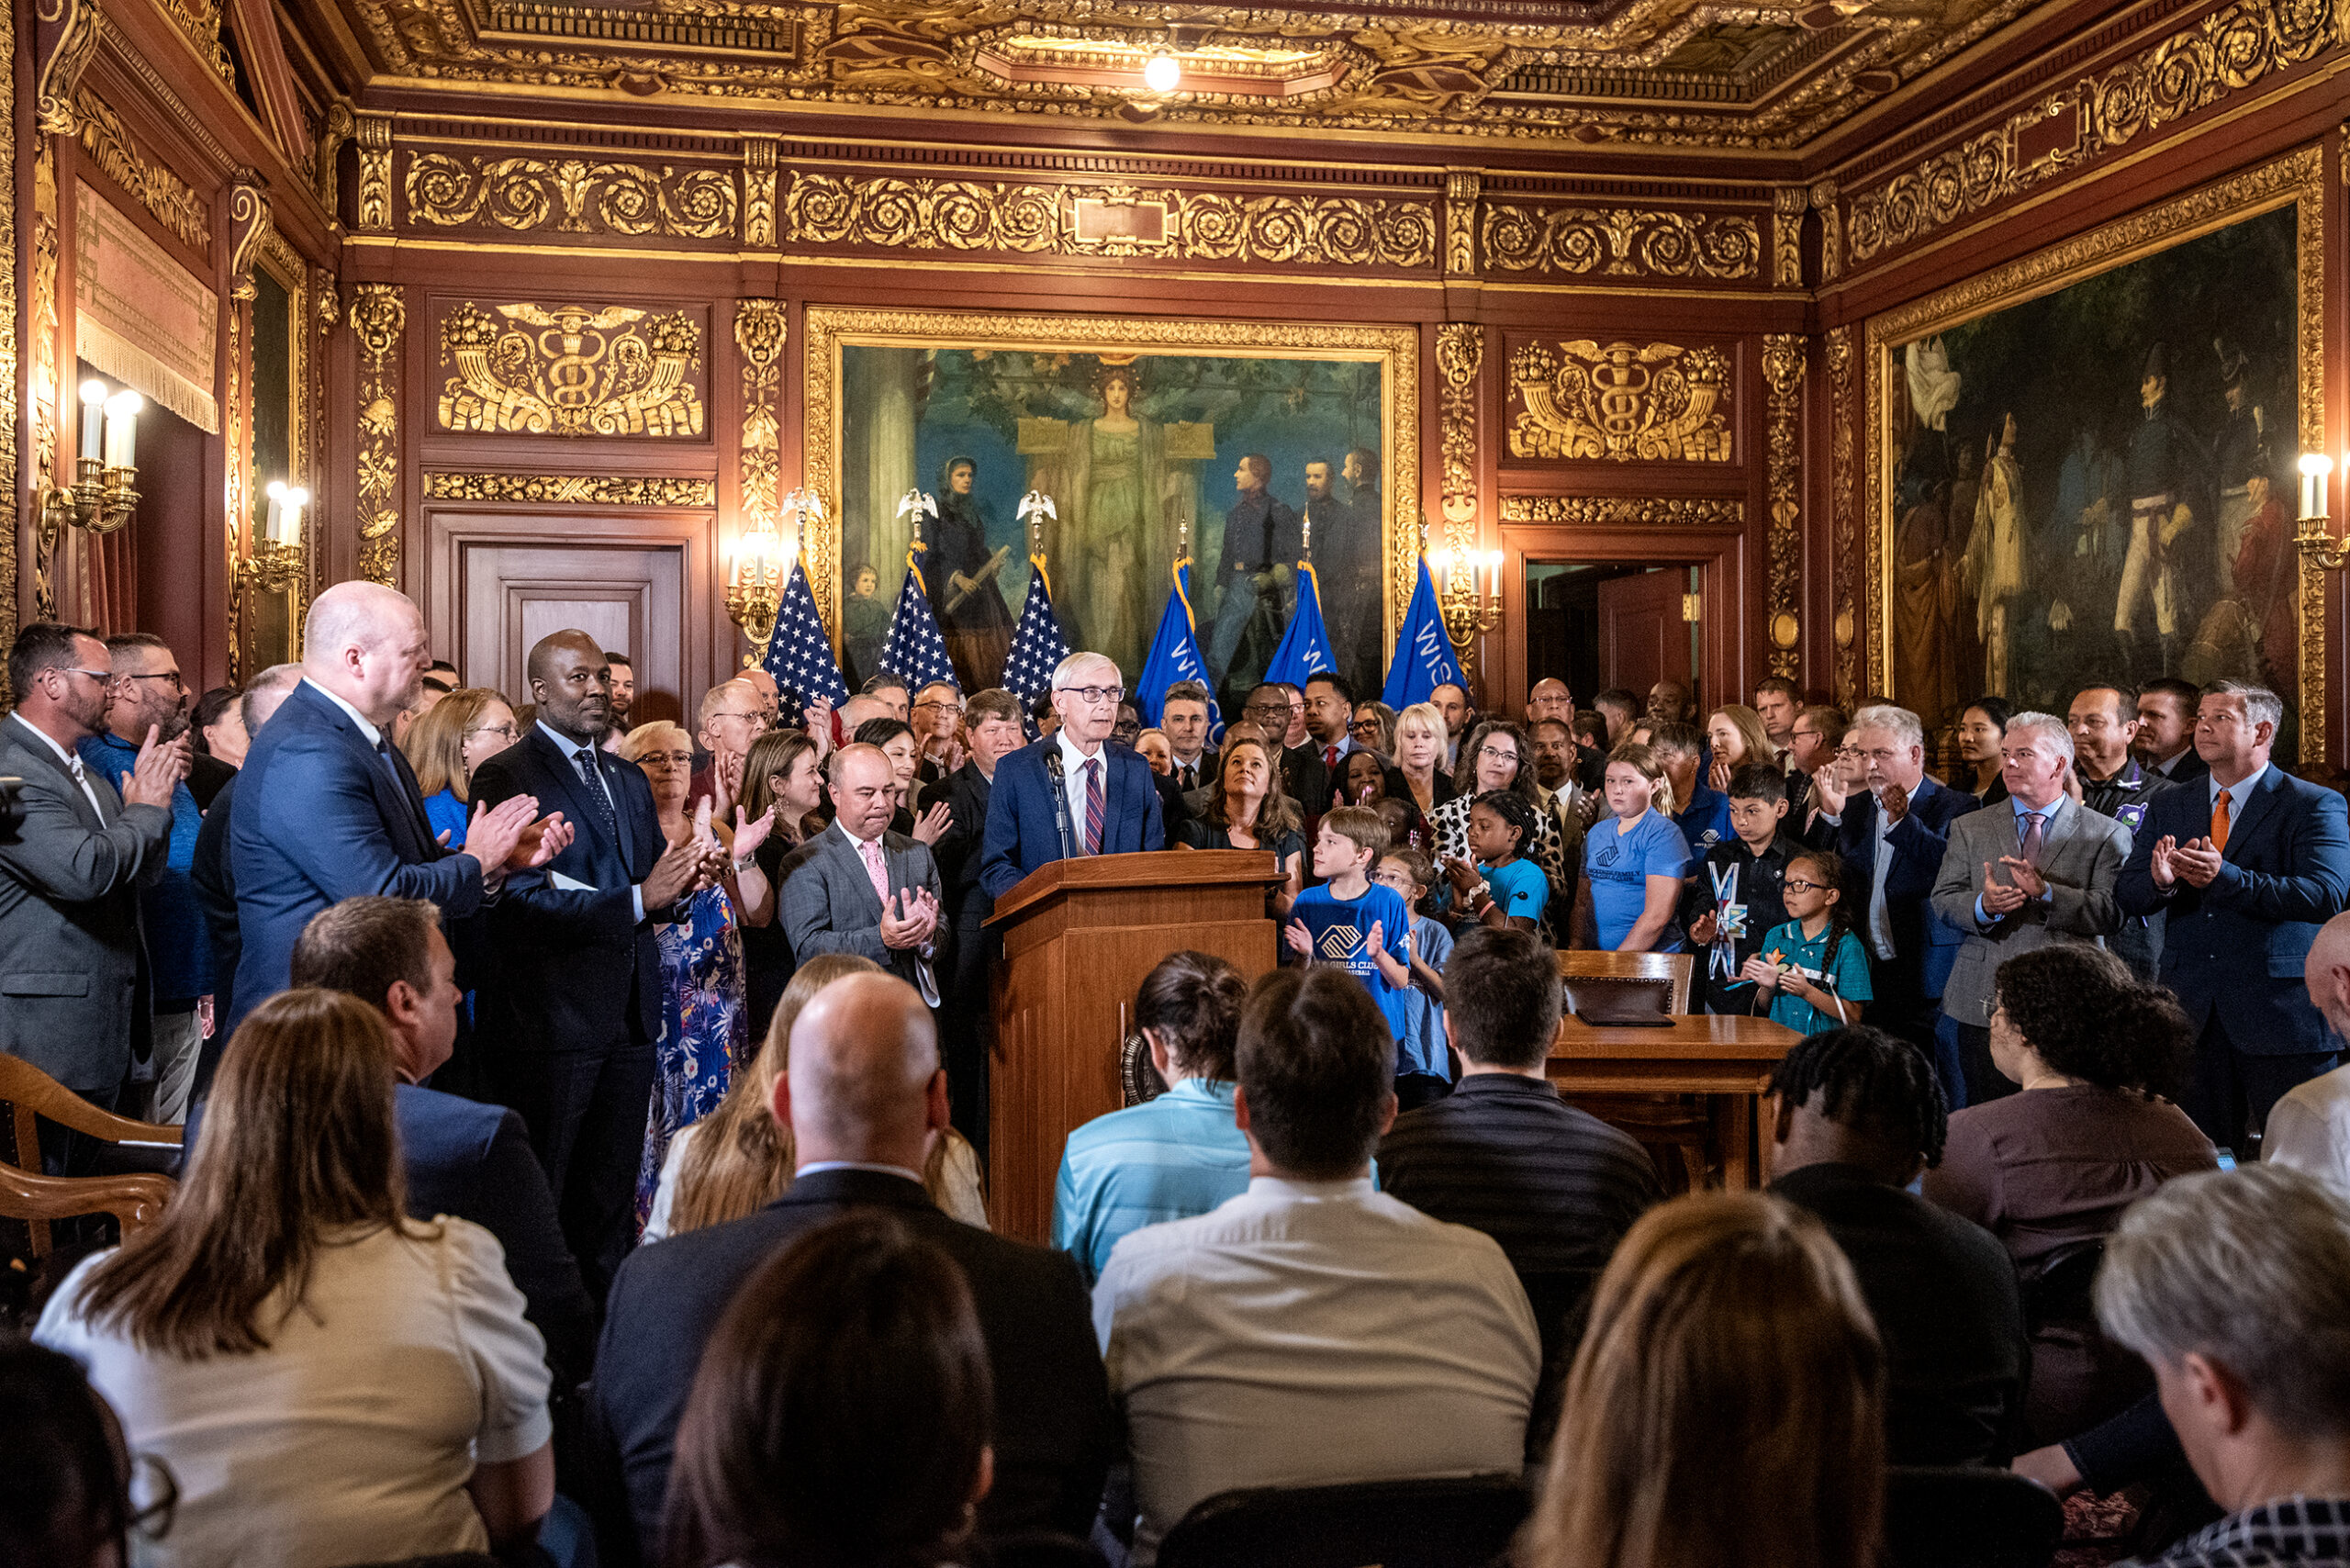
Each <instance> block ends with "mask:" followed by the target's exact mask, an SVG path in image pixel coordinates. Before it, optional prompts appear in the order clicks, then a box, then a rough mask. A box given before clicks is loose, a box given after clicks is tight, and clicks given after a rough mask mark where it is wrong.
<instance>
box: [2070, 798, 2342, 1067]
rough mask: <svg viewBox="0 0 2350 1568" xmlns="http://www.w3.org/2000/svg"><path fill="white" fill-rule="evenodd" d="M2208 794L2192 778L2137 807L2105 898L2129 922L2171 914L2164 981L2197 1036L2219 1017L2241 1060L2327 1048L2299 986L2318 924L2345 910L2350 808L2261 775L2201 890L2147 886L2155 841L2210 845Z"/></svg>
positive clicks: (2167, 924)
mask: <svg viewBox="0 0 2350 1568" xmlns="http://www.w3.org/2000/svg"><path fill="white" fill-rule="evenodd" d="M2210 833H2211V788H2210V780H2209V779H2208V778H2198V779H2195V780H2193V781H2191V782H2189V783H2186V784H2182V785H2180V786H2179V787H2178V788H2177V789H2176V790H2164V791H2163V792H2162V793H2161V794H2159V795H2156V796H2155V797H2154V799H2152V800H2151V801H2147V802H2146V820H2145V821H2144V822H2143V823H2140V824H2139V827H2138V832H2137V835H2136V837H2135V838H2134V839H2133V840H2132V843H2131V846H2130V858H2129V859H2128V860H2126V861H2124V862H2122V866H2121V882H2120V883H2119V885H2117V886H2116V888H2115V889H2114V896H2115V897H2116V898H2117V899H2119V900H2120V901H2121V907H2122V909H2123V910H2124V911H2125V912H2126V913H2131V914H2153V913H2155V912H2156V911H2157V910H2159V911H2162V912H2164V913H2165V914H2166V915H2167V916H2168V917H2169V918H2168V920H2167V921H2166V922H2165V931H2164V935H2163V959H2162V982H2163V984H2165V985H2166V986H2168V987H2170V989H2171V990H2172V991H2176V992H2177V994H2178V1002H2179V1005H2180V1006H2182V1007H2184V1008H2186V1009H2187V1016H2188V1021H2189V1022H2191V1023H2192V1024H2193V1025H2195V1027H2196V1029H2197V1030H2198V1031H2200V1030H2202V1028H2203V1027H2204V1026H2205V1025H2207V1024H2208V1023H2210V1020H2211V1019H2212V1017H2213V1016H2214V1015H2217V1017H2218V1019H2219V1021H2220V1024H2221V1027H2223V1028H2225V1029H2226V1030H2227V1032H2228V1044H2230V1045H2231V1046H2233V1047H2235V1048H2236V1049H2237V1050H2240V1051H2242V1052H2244V1054H2245V1055H2246V1056H2298V1055H2300V1054H2302V1053H2304V1052H2315V1051H2326V1050H2332V1049H2333V1048H2334V1047H2333V1045H2332V1044H2331V1043H2330V1042H2329V1041H2328V1039H2327V1037H2326V1029H2325V1021H2324V1019H2322V1018H2321V1017H2320V1016H2319V1015H2318V1012H2317V1009H2315V1008H2314V1007H2311V1005H2310V999H2309V991H2308V990H2307V988H2306V987H2305V986H2304V985H2303V984H2302V982H2301V969H2302V965H2303V963H2304V961H2305V960H2306V959H2307V958H2309V952H2310V943H2311V941H2313V940H2314V939H2315V938H2316V936H2317V928H2318V927H2319V926H2321V925H2322V924H2325V923H2326V922H2327V921H2329V920H2331V919H2333V917H2334V916H2335V915H2337V914H2339V913H2342V911H2343V909H2344V906H2345V905H2350V812H2345V808H2344V804H2343V800H2342V797H2341V796H2340V795H2337V794H2335V793H2334V792H2333V790H2326V789H2322V788H2320V787H2319V786H2317V785H2315V784H2309V783H2304V782H2303V781H2302V780H2300V779H2299V778H2288V777H2287V776H2286V775H2285V774H2284V773H2282V772H2280V771H2278V770H2277V768H2275V767H2270V768H2269V769H2268V771H2267V772H2266V773H2264V774H2262V775H2261V777H2260V782H2259V783H2258V784H2256V785H2255V786H2254V787H2253V791H2252V799H2251V800H2250V801H2248V802H2246V804H2245V806H2244V810H2243V811H2242V812H2238V813H2237V815H2236V818H2235V820H2234V821H2233V823H2229V825H2228V846H2227V848H2226V849H2225V850H2223V851H2221V867H2220V874H2219V875H2218V876H2217V877H2215V878H2213V879H2211V885H2210V887H2208V888H2192V887H2189V886H2188V885H2187V883H2185V882H2184V881H2178V882H2174V883H2172V884H2171V886H2170V888H2169V890H2166V891H2165V890H2161V889H2157V888H2156V887H2155V886H2154V845H2155V843H2156V841H2158V840H2160V839H2162V838H2165V837H2170V838H2176V839H2177V840H2178V842H2179V843H2181V844H2185V843H2187V842H2188V841H2189V840H2190V839H2197V838H2208V837H2210Z"/></svg>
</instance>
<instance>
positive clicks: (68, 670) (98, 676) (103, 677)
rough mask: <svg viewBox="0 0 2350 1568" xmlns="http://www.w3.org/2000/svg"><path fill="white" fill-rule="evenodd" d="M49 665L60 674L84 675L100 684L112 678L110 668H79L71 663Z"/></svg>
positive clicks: (112, 672) (112, 673) (112, 674)
mask: <svg viewBox="0 0 2350 1568" xmlns="http://www.w3.org/2000/svg"><path fill="white" fill-rule="evenodd" d="M49 667H50V668H51V669H53V670H55V671H56V672H57V673H58V674H60V675H86V676H88V677H89V678H91V679H92V680H95V681H97V682H99V683H100V684H104V683H105V682H106V681H109V680H112V679H113V678H114V671H112V670H110V669H80V668H76V667H75V666H73V665H51V666H49Z"/></svg>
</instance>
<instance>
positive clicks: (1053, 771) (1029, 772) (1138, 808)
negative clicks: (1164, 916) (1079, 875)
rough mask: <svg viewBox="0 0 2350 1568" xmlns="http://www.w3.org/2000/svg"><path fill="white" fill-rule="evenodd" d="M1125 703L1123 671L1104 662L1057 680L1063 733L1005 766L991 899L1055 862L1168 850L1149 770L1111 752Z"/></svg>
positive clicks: (1082, 661)
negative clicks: (1113, 733)
mask: <svg viewBox="0 0 2350 1568" xmlns="http://www.w3.org/2000/svg"><path fill="white" fill-rule="evenodd" d="M1124 697H1125V683H1124V681H1123V680H1122V679H1121V678H1120V677H1119V675H1118V666H1116V665H1114V664H1113V663H1111V662H1110V660H1108V659H1107V658H1105V657H1103V656H1102V655H1100V654H1071V655H1069V657H1067V658H1065V659H1063V660H1062V661H1061V662H1060V665H1059V666H1058V667H1057V668H1056V669H1055V670H1054V671H1053V711H1054V712H1055V713H1056V714H1057V715H1058V716H1059V718H1060V728H1059V729H1058V730H1057V732H1055V733H1054V734H1049V735H1047V736H1046V737H1045V738H1044V739H1043V740H1041V741H1038V742H1037V743H1036V744H1035V745H1029V746H1024V747H1022V748H1021V749H1020V750H1018V751H1015V752H1013V754H1012V755H1011V756H1007V757H1005V758H1004V759H1003V760H1002V762H1001V763H998V764H997V765H996V771H995V784H994V786H993V788H992V789H991V790H990V791H989V795H988V826H987V835H986V839H985V847H984V848H983V849H982V850H981V852H980V861H979V884H980V886H982V887H983V888H985V889H986V890H987V893H988V896H989V897H990V898H997V899H1000V898H1002V896H1003V895H1004V894H1006V893H1008V892H1010V891H1011V890H1013V888H1014V887H1015V886H1017V885H1018V884H1019V881H1020V879H1021V878H1023V877H1025V876H1026V875H1027V874H1028V873H1029V872H1031V871H1034V870H1035V869H1036V868H1037V867H1039V866H1043V865H1046V864H1049V863H1050V862H1052V861H1055V860H1061V859H1066V858H1069V857H1071V856H1077V855H1125V854H1131V853H1133V852H1135V851H1137V850H1144V849H1162V848H1164V847H1166V844H1167V830H1166V824H1165V823H1164V821H1163V820H1162V818H1161V816H1160V814H1159V808H1158V787H1157V786H1156V785H1155V784H1153V783H1152V781H1151V773H1150V764H1149V763H1147V762H1145V761H1144V760H1143V759H1142V758H1141V757H1140V756H1137V755H1136V754H1135V753H1134V752H1131V751H1129V750H1127V749H1126V748H1125V747H1124V746H1113V745H1110V744H1109V740H1110V730H1111V727H1112V726H1113V725H1114V724H1116V723H1117V722H1118V703H1119V701H1120V700H1121V699H1123V698H1124Z"/></svg>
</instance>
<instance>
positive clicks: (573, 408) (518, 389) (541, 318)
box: [439, 300, 702, 437]
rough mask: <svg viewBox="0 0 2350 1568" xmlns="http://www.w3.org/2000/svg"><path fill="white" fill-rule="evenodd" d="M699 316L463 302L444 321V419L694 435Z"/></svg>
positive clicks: (550, 429) (458, 426) (488, 427)
mask: <svg viewBox="0 0 2350 1568" xmlns="http://www.w3.org/2000/svg"><path fill="white" fill-rule="evenodd" d="M701 340H702V330H701V323H700V322H699V320H698V319H696V318H695V315H694V313H692V312H690V311H686V310H673V311H669V312H666V313H659V312H655V311H653V310H650V309H643V308H637V307H634V306H627V305H608V306H602V307H595V306H586V305H539V304H536V303H532V302H529V301H525V302H522V303H520V304H512V305H498V306H493V307H491V308H488V309H483V308H481V307H479V306H477V305H476V304H474V303H473V302H472V301H471V300H467V301H465V302H464V304H462V305H458V306H456V307H454V308H451V309H450V310H449V311H448V312H447V314H445V315H444V316H443V317H442V319H441V363H442V365H443V366H444V367H452V366H453V368H454V369H455V372H456V374H455V375H452V376H450V377H449V378H448V380H447V382H445V383H444V384H443V386H442V391H441V398H440V403H439V417H440V427H441V429H442V430H445V431H480V432H483V433H485V434H487V433H493V432H495V433H498V434H509V435H564V436H670V437H676V436H699V435H700V434H701V433H702V393H701V387H700V385H699V372H700V370H701Z"/></svg>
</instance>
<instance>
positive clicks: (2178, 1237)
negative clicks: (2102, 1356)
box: [2097, 1166, 2350, 1568]
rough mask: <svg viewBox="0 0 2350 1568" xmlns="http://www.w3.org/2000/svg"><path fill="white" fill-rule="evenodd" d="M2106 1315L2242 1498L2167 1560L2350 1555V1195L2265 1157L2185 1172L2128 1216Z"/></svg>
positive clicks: (2101, 1312)
mask: <svg viewBox="0 0 2350 1568" xmlns="http://www.w3.org/2000/svg"><path fill="white" fill-rule="evenodd" d="M2097 1313H2098V1321H2099V1322H2100V1323H2102V1324H2103V1325H2104V1327H2105V1331H2106V1333H2107V1334H2109V1336H2111V1337H2112V1338H2113V1339H2115V1340H2116V1341H2117V1342H2119V1343H2121V1344H2123V1345H2126V1346H2128V1347H2129V1348H2130V1349H2131V1350H2134V1351H2136V1352H2137V1353H2138V1354H2139V1355H2141V1356H2143V1357H2144V1358H2145V1360H2146V1363H2147V1364H2148V1365H2149V1366H2151V1367H2153V1368H2154V1382H2155V1384H2156V1386H2157V1387H2158V1388H2159V1389H2160V1390H2161V1393H2162V1405H2163V1408H2164V1409H2165V1411H2167V1412H2169V1414H2170V1417H2171V1420H2172V1422H2173V1424H2174V1425H2175V1426H2177V1428H2178V1437H2179V1441H2180V1443H2181V1445H2182V1446H2183V1447H2184V1448H2185V1449H2186V1450H2187V1456H2188V1461H2189V1462H2191V1463H2192V1464H2193V1465H2194V1467H2195V1473H2196V1474H2197V1475H2198V1476H2199V1477H2200V1478H2201V1480H2202V1482H2203V1484H2204V1486H2205V1487H2206V1488H2208V1489H2209V1490H2210V1494H2211V1495H2212V1497H2213V1498H2214V1499H2215V1500H2216V1501H2217V1502H2218V1504H2219V1506H2221V1507H2222V1508H2226V1509H2228V1510H2230V1511H2229V1514H2228V1517H2227V1518H2223V1519H2221V1520H2220V1521H2219V1522H2218V1523H2217V1524H2214V1525H2212V1526H2211V1527H2210V1528H2209V1529H2205V1530H2202V1531H2200V1532H2199V1533H2198V1534H2196V1535H2193V1536H2191V1537H2189V1538H2188V1540H2183V1541H2181V1542H2179V1543H2178V1544H2177V1546H2175V1547H2173V1548H2171V1550H2170V1551H2167V1552H2165V1553H2164V1554H2163V1556H2162V1557H2161V1558H2159V1559H2157V1560H2155V1561H2157V1562H2160V1563H2161V1564H2162V1568H2252V1565H2265V1564H2270V1563H2298V1564H2304V1565H2312V1568H2313V1565H2320V1564H2332V1565H2335V1568H2339V1565H2340V1564H2342V1563H2344V1562H2350V1197H2345V1196H2344V1194H2343V1193H2340V1192H2338V1191H2335V1190H2333V1189H2332V1188H2329V1187H2328V1186H2326V1185H2325V1184H2324V1183H2323V1182H2318V1181H2316V1180H2315V1179H2313V1178H2311V1177H2309V1176H2305V1175H2303V1174H2301V1173H2300V1171H2297V1170H2271V1169H2264V1168H2262V1167H2259V1166H2249V1167H2246V1168H2244V1170H2233V1171H2226V1172H2213V1173H2210V1174H2206V1175H2199V1176H2189V1177H2186V1178H2183V1179H2182V1180H2180V1181H2177V1182H2172V1183H2171V1184H2170V1185H2169V1186H2167V1187H2165V1188H2164V1189H2163V1190H2162V1191H2160V1192H2158V1193H2154V1195H2153V1196H2151V1197H2148V1198H2144V1199H2142V1200H2141V1201H2140V1202H2138V1203H2136V1204H2132V1206H2131V1209H2130V1212H2129V1213H2127V1214H2125V1215H2122V1216H2121V1228H2120V1229H2119V1230H2118V1231H2117V1232H2116V1233H2115V1235H2114V1237H2113V1239H2112V1240H2111V1242H2109V1244H2108V1246H2107V1249H2106V1258H2105V1266H2104V1268H2103V1269H2102V1270H2101V1271H2099V1273H2098V1280H2097Z"/></svg>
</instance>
